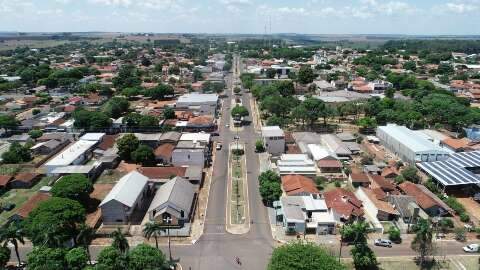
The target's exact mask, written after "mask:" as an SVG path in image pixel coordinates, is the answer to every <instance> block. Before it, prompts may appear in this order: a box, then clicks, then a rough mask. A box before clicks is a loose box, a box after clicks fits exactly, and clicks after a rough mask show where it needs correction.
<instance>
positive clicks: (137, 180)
mask: <svg viewBox="0 0 480 270" xmlns="http://www.w3.org/2000/svg"><path fill="white" fill-rule="evenodd" d="M147 182H148V178H147V177H146V176H144V175H142V174H141V173H139V172H137V171H132V172H130V173H128V174H126V175H124V176H123V177H122V178H120V180H119V181H118V182H117V184H115V186H114V187H113V188H112V190H111V191H110V192H109V193H108V195H107V196H106V197H105V199H103V201H102V202H101V203H100V205H99V207H101V206H102V205H104V204H106V203H108V202H110V201H112V200H116V201H118V202H120V203H122V204H124V205H126V206H128V207H132V206H133V204H134V203H135V201H136V200H137V198H138V196H140V194H141V193H142V192H143V190H144V189H145V186H146V185H147Z"/></svg>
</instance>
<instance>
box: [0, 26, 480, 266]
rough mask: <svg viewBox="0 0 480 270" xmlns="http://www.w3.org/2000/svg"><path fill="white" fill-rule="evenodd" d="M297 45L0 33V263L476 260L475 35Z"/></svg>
mask: <svg viewBox="0 0 480 270" xmlns="http://www.w3.org/2000/svg"><path fill="white" fill-rule="evenodd" d="M382 38H384V37H382ZM32 40H33V41H32ZM44 40H47V41H48V40H57V41H62V42H58V43H51V44H50V45H48V46H43V45H42V46H36V45H35V44H37V45H38V44H40V43H41V42H42V41H44ZM305 40H306V37H303V38H302V39H296V38H292V37H291V36H273V35H256V36H248V35H247V36H244V35H208V34H204V35H194V34H152V33H128V34H127V33H125V34H108V35H107V34H105V35H104V36H101V37H98V36H96V34H74V35H71V34H68V33H59V34H55V35H54V36H52V35H49V34H48V35H47V34H46V35H39V36H36V34H24V35H10V34H6V35H0V93H1V97H0V189H1V191H0V243H1V247H0V268H1V269H35V270H36V269H39V270H40V269H42V270H50V269H52V270H54V269H79V270H81V269H95V270H100V269H101V270H103V269H112V270H116V269H134V270H136V269H188V270H197V269H249V270H256V269H268V270H277V269H278V270H280V269H282V270H289V269H292V270H293V269H300V270H304V269H305V270H306V269H325V270H337V269H338V270H341V269H345V270H346V269H358V270H364V269H366V270H370V269H393V270H395V269H411V270H416V269H454V270H457V269H458V270H470V269H479V267H480V264H479V262H480V260H479V257H480V41H479V40H476V39H470V38H464V39H428V38H427V39H420V38H418V39H413V38H412V39H406V40H403V39H392V40H389V39H388V38H385V40H384V41H383V42H382V43H376V44H375V45H374V46H373V45H368V46H365V43H363V41H347V40H346V39H345V40H336V41H330V40H326V41H324V40H320V41H319V40H314V39H312V40H310V41H309V42H306V41H305ZM13 41H15V42H13ZM28 41H31V42H33V43H28ZM22 42H25V43H24V44H23V45H21V44H22ZM39 42H40V43H39Z"/></svg>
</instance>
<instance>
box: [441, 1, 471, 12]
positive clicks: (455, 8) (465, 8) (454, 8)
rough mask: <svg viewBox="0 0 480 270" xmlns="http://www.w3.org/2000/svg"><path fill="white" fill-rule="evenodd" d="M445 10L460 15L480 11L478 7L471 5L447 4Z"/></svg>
mask: <svg viewBox="0 0 480 270" xmlns="http://www.w3.org/2000/svg"><path fill="white" fill-rule="evenodd" d="M444 8H445V10H446V11H450V12H454V13H458V14H463V13H467V12H472V11H476V10H478V9H479V7H478V6H475V5H473V4H469V3H446V4H445V6H444Z"/></svg>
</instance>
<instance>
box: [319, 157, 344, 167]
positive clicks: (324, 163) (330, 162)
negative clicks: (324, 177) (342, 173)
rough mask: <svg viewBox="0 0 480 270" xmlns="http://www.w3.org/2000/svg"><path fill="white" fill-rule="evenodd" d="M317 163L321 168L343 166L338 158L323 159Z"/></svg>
mask: <svg viewBox="0 0 480 270" xmlns="http://www.w3.org/2000/svg"><path fill="white" fill-rule="evenodd" d="M317 164H318V167H319V168H342V163H341V162H340V161H338V160H336V159H322V160H319V161H318V162H317Z"/></svg>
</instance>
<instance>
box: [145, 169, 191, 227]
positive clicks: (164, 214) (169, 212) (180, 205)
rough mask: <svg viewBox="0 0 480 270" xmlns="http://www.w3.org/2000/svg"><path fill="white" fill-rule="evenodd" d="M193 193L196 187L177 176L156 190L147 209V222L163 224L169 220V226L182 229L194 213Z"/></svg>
mask: <svg viewBox="0 0 480 270" xmlns="http://www.w3.org/2000/svg"><path fill="white" fill-rule="evenodd" d="M195 193H196V187H195V186H194V185H193V184H191V183H190V182H188V181H186V180H185V179H182V178H181V177H178V176H177V177H175V178H173V179H171V180H170V181H168V182H166V183H165V184H163V185H162V186H160V188H159V189H158V190H157V193H156V194H155V197H154V198H153V200H152V203H151V204H150V207H149V208H148V212H147V213H148V217H149V220H150V221H154V222H158V223H165V220H166V219H167V218H170V219H171V222H170V223H169V224H171V225H173V226H180V227H182V226H183V225H184V224H185V223H188V222H189V221H190V218H191V214H192V213H193V211H194V209H193V208H194V203H193V202H194V199H195Z"/></svg>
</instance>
